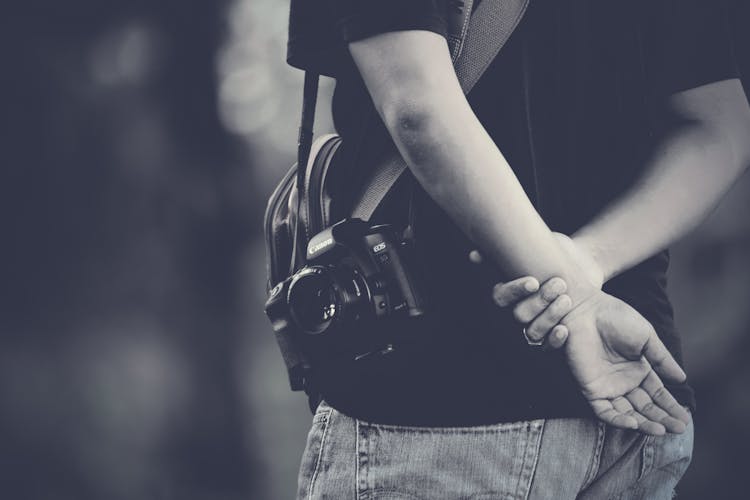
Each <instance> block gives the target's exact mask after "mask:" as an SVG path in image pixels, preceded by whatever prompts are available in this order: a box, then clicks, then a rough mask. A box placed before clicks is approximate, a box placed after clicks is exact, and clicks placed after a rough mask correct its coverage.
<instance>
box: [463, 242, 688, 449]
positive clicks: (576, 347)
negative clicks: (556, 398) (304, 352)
mask: <svg viewBox="0 0 750 500" xmlns="http://www.w3.org/2000/svg"><path fill="white" fill-rule="evenodd" d="M558 238H559V239H560V240H561V243H563V246H564V247H566V249H567V250H568V252H569V253H571V254H573V255H574V258H576V259H578V260H579V262H580V259H582V258H585V256H584V255H583V254H582V253H581V252H580V251H579V250H577V249H575V248H574V244H573V242H572V240H570V239H569V238H567V237H566V236H563V235H558ZM476 257H477V256H476V255H474V259H476ZM581 263H582V264H584V263H583V262H581ZM581 267H582V268H583V267H584V266H581ZM586 269H589V271H588V272H592V271H591V269H594V271H593V272H592V275H591V276H588V278H589V280H590V281H593V282H596V281H597V279H598V280H599V282H598V283H596V284H597V286H600V285H601V274H600V273H597V272H596V271H595V269H596V268H595V267H592V266H586ZM565 292H566V284H565V282H564V281H563V280H561V279H559V278H552V279H550V280H548V281H546V282H545V283H543V284H541V286H540V284H539V283H538V281H537V280H536V279H534V278H533V277H524V278H519V279H517V280H514V281H512V282H509V283H498V285H497V286H495V289H494V292H493V293H494V299H495V302H496V303H497V304H498V305H499V306H501V307H513V313H514V316H515V318H516V319H517V320H518V321H519V322H520V323H522V324H524V325H527V326H526V332H527V336H529V337H530V339H532V340H539V341H541V340H543V341H544V348H546V349H564V353H565V356H566V359H567V362H568V366H569V367H570V370H571V372H572V374H573V376H574V378H575V379H576V381H577V382H578V384H579V387H580V389H581V392H582V393H583V395H584V397H585V398H586V400H587V401H588V402H589V404H590V405H591V408H592V410H593V411H594V413H595V414H596V415H597V416H598V417H599V418H600V419H601V420H602V421H604V422H606V423H607V424H610V425H613V426H615V427H619V428H624V429H638V430H640V431H641V432H643V433H646V434H652V435H662V434H664V433H665V432H672V433H681V432H684V430H685V426H686V424H688V423H689V421H690V414H689V413H688V412H687V410H685V409H684V408H683V407H682V406H681V405H680V404H679V403H678V402H677V401H676V400H675V398H674V397H673V396H672V394H671V393H670V392H669V391H668V390H667V389H666V388H665V387H664V383H663V382H662V378H663V379H664V380H666V381H668V382H673V383H681V382H684V381H685V378H686V375H685V372H684V371H683V370H682V369H681V368H680V366H679V365H678V364H677V362H676V361H675V359H674V358H673V357H672V355H671V354H670V353H669V351H668V350H667V348H666V347H665V346H664V344H663V342H662V341H661V340H660V339H659V337H658V336H657V334H656V331H655V330H654V327H653V326H652V325H651V323H649V322H648V321H647V320H646V319H645V318H644V317H643V316H641V315H640V314H639V313H638V312H637V311H636V310H635V309H633V308H632V307H630V306H629V305H628V304H626V303H625V302H623V301H622V300H620V299H618V298H616V297H613V296H612V295H609V294H607V293H605V292H602V291H601V290H598V289H596V288H594V289H593V291H592V293H590V294H589V295H588V296H587V297H586V298H584V299H582V300H579V301H578V303H576V304H574V303H573V301H572V300H571V299H570V297H568V296H567V295H566V294H565Z"/></svg>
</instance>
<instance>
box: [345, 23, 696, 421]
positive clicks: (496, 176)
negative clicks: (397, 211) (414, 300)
mask: <svg viewBox="0 0 750 500" xmlns="http://www.w3.org/2000/svg"><path fill="white" fill-rule="evenodd" d="M349 49H350V52H351V54H352V57H353V58H354V61H355V63H356V64H357V67H358V68H359V71H360V73H361V75H362V77H363V79H364V81H365V84H366V85H367V88H368V90H369V92H370V95H371V96H372V99H373V102H374V104H375V107H376V109H377V110H378V112H379V113H380V116H381V117H382V119H383V121H384V123H385V125H386V127H387V128H388V131H389V132H390V134H391V137H392V138H393V139H394V141H395V143H396V146H397V147H398V149H399V151H400V152H401V154H402V155H403V156H404V158H405V160H406V162H407V164H408V165H409V167H410V169H411V170H412V172H413V173H414V175H415V177H416V178H417V180H418V181H419V182H420V183H421V184H422V186H423V187H424V188H425V190H426V191H427V192H428V193H429V194H430V195H431V196H432V197H433V198H434V199H435V201H436V202H437V203H438V204H439V205H440V206H441V207H442V208H443V209H444V210H445V211H446V212H447V213H448V214H449V215H450V216H451V217H452V218H453V219H454V220H455V221H456V223H457V224H458V225H459V227H461V228H462V229H463V230H464V231H465V232H466V233H467V234H468V236H469V237H470V238H471V239H472V240H473V241H474V242H475V243H476V244H477V245H478V246H479V247H480V249H482V251H483V252H484V254H485V255H486V256H488V257H489V258H491V259H493V260H494V261H496V262H497V263H499V264H500V265H501V266H502V267H503V268H504V269H505V270H506V272H507V273H508V274H509V275H510V276H511V277H517V276H522V275H533V276H536V277H538V278H539V279H540V280H542V281H546V280H548V279H550V278H552V277H556V276H559V277H562V278H563V279H564V280H565V281H566V282H567V287H568V295H569V296H570V298H571V304H572V305H573V306H574V309H573V311H572V312H571V313H570V314H568V316H567V317H566V318H567V322H566V326H567V327H568V328H569V330H570V331H571V334H570V339H569V341H568V342H567V344H566V346H567V347H566V358H567V360H568V364H569V366H570V368H571V371H572V373H573V376H574V377H575V378H576V380H577V381H578V383H579V385H580V387H581V391H582V393H583V394H584V396H585V397H586V398H587V400H588V401H589V404H590V405H591V407H592V409H593V410H594V412H595V413H596V414H597V415H598V416H599V418H601V419H602V420H604V421H605V422H608V423H610V424H612V425H615V426H618V427H625V428H640V429H641V430H643V431H644V432H649V433H653V434H660V433H663V432H664V431H665V428H666V429H668V430H672V431H674V432H682V431H683V430H684V428H685V426H684V423H683V422H686V421H687V419H688V418H689V417H688V416H687V415H686V413H685V411H684V410H683V409H682V408H681V407H680V406H679V405H678V404H677V402H676V401H675V400H674V398H673V397H672V396H671V395H670V394H669V393H668V391H666V390H664V387H663V384H662V382H661V380H660V379H659V377H658V376H657V375H656V372H655V371H654V369H655V370H656V371H658V372H659V373H660V374H662V375H663V376H666V377H668V378H669V379H671V380H675V381H682V380H684V378H685V374H684V372H683V371H682V370H681V369H680V367H679V366H678V365H677V363H676V362H675V360H674V359H673V357H672V356H671V355H670V354H669V352H668V351H667V349H666V347H664V344H663V343H662V342H661V341H660V340H659V339H658V337H657V336H656V333H655V331H654V330H653V327H652V326H651V325H650V324H649V323H648V321H646V320H645V319H643V318H642V317H641V316H640V315H639V314H638V313H637V312H635V311H634V310H633V309H632V308H630V307H629V306H627V305H626V304H624V303H623V302H621V301H619V300H618V299H616V298H614V297H612V296H609V295H607V294H605V293H603V292H601V291H600V290H598V288H597V287H596V286H594V285H593V284H592V283H591V282H590V281H589V280H588V279H587V278H585V277H584V276H585V274H584V273H583V271H582V270H581V269H580V268H579V267H578V265H577V264H576V261H575V259H573V258H572V257H571V256H570V255H569V254H567V253H566V251H565V250H564V249H563V248H562V246H561V245H560V244H559V242H558V241H557V239H556V238H555V236H554V234H553V233H552V232H551V231H550V230H549V228H548V227H547V226H546V224H545V223H544V221H543V220H542V219H541V217H540V216H539V215H538V214H537V212H536V210H534V207H533V206H532V204H531V202H530V201H529V199H528V197H527V196H526V194H525V193H524V191H523V189H522V187H521V185H520V183H519V182H518V179H516V177H515V175H514V174H513V171H512V170H511V168H510V166H509V165H508V163H507V162H506V161H505V159H504V158H503V155H502V154H501V152H500V151H499V150H498V149H497V147H496V146H495V144H494V142H493V141H492V139H491V138H490V137H489V135H488V134H487V132H486V131H485V130H484V128H483V127H482V125H481V124H480V122H479V120H478V119H477V118H476V116H475V115H474V113H473V112H472V110H471V108H470V106H469V104H468V102H467V101H466V98H465V96H464V95H463V92H462V91H461V88H460V86H459V83H458V79H457V77H456V74H455V71H454V69H453V66H452V63H451V60H450V56H449V52H448V46H447V43H446V41H445V39H444V38H442V37H440V36H439V35H437V34H434V33H431V32H426V31H400V32H393V33H385V34H381V35H377V36H373V37H369V38H367V39H364V40H362V41H358V42H355V43H351V44H350V45H349ZM394 55H395V57H394ZM652 402H653V403H656V404H652ZM655 409H657V410H658V411H655Z"/></svg>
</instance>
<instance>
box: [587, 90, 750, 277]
mask: <svg viewBox="0 0 750 500" xmlns="http://www.w3.org/2000/svg"><path fill="white" fill-rule="evenodd" d="M669 106H670V107H671V108H672V111H673V112H674V113H676V114H677V116H679V117H680V118H682V119H683V122H682V125H681V126H679V127H678V128H677V129H676V130H674V131H672V132H671V134H670V135H668V136H667V138H666V140H665V141H664V142H663V143H662V145H661V147H660V148H659V149H658V151H657V152H656V154H655V156H654V157H653V158H652V160H651V163H650V165H649V166H648V167H647V169H646V173H645V175H644V176H643V177H642V178H641V179H640V180H639V182H638V183H637V184H636V185H635V186H633V187H632V189H630V191H628V192H627V193H626V194H625V195H624V196H622V197H621V198H619V199H618V200H616V201H615V202H614V203H613V204H612V205H610V206H609V207H608V208H606V209H605V210H604V211H603V212H602V213H601V214H600V215H598V216H597V217H596V218H595V219H594V220H593V221H592V222H591V223H589V224H587V225H586V226H584V227H583V228H581V229H580V230H579V231H578V232H577V233H576V234H575V235H574V236H573V240H574V241H575V242H576V243H578V244H579V246H581V247H583V249H585V250H588V252H589V253H590V254H591V256H592V257H593V258H594V260H595V261H596V262H597V263H598V265H599V267H600V268H601V271H602V274H603V277H604V281H607V280H609V279H610V278H612V277H614V276H616V275H617V274H620V273H621V272H623V271H625V270H627V269H629V268H631V267H633V266H635V265H637V264H638V263H640V262H641V261H643V260H645V259H646V258H648V257H650V256H651V255H654V254H655V253H657V252H659V251H661V250H663V249H664V248H667V247H668V246H669V245H670V244H672V243H674V242H675V241H676V240H678V239H680V238H681V237H683V236H685V235H686V234H687V233H689V232H690V231H691V230H692V229H694V228H695V227H696V226H697V225H698V223H699V222H701V221H702V220H703V219H704V218H705V217H706V216H707V215H708V214H709V213H710V211H711V210H712V209H713V208H714V207H715V206H716V204H717V203H718V202H719V200H720V199H721V198H722V196H723V195H724V194H725V193H726V191H727V190H728V189H729V188H730V187H731V186H732V184H733V183H734V182H735V181H736V180H737V179H738V178H739V177H740V175H741V174H742V173H743V172H744V171H745V169H746V168H747V167H748V165H750V107H749V106H748V101H747V99H746V97H745V94H744V92H743V90H742V85H741V83H740V81H739V80H736V79H734V80H726V81H722V82H717V83H712V84H709V85H705V86H702V87H699V88H696V89H692V90H687V91H685V92H681V93H679V94H676V95H674V96H672V98H671V99H670V102H669ZM633 234H637V235H638V237H637V238H633V237H632V235H633Z"/></svg>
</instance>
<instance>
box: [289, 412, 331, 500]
mask: <svg viewBox="0 0 750 500" xmlns="http://www.w3.org/2000/svg"><path fill="white" fill-rule="evenodd" d="M331 411H332V408H331V407H330V406H328V405H327V404H325V402H321V403H320V404H319V405H318V408H317V409H316V410H315V414H314V415H313V418H312V425H311V426H310V431H309V432H308V433H307V443H306V445H305V451H304V452H303V453H302V462H301V464H300V470H299V477H298V480H297V498H299V499H307V498H312V496H313V493H314V489H315V480H316V479H317V477H318V473H319V471H320V466H321V462H322V455H323V450H324V448H325V444H326V434H327V431H328V422H329V420H330V418H331Z"/></svg>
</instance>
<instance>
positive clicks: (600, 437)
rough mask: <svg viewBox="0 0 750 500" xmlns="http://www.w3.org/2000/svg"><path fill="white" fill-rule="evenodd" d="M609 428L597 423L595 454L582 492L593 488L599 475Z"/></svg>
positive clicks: (592, 456)
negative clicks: (592, 485)
mask: <svg viewBox="0 0 750 500" xmlns="http://www.w3.org/2000/svg"><path fill="white" fill-rule="evenodd" d="M606 432H607V427H606V426H605V425H604V423H602V422H596V443H594V453H592V455H591V463H590V464H589V469H588V471H587V472H586V477H585V479H584V481H583V486H581V491H584V490H585V489H586V488H588V487H589V486H591V483H593V482H594V479H596V475H597V474H598V473H599V466H600V462H601V458H602V449H603V448H604V436H605V435H606Z"/></svg>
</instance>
